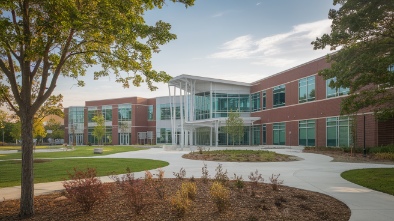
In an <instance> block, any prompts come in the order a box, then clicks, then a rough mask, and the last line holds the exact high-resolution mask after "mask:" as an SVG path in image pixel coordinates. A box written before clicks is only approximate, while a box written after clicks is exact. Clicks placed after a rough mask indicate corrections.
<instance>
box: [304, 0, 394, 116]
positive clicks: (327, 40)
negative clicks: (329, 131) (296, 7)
mask: <svg viewBox="0 0 394 221" xmlns="http://www.w3.org/2000/svg"><path fill="white" fill-rule="evenodd" d="M337 4H338V5H340V8H339V9H338V10H335V9H331V10H330V11H329V18H330V19H332V25H331V33H330V34H324V35H323V36H321V37H320V38H317V39H316V41H313V42H312V44H313V45H314V49H315V50H316V49H324V48H325V47H327V46H330V48H331V50H336V49H337V48H340V50H339V51H337V52H336V53H332V54H330V55H328V56H327V60H328V62H330V63H331V67H330V68H329V69H324V70H322V71H320V72H319V74H320V75H321V76H323V77H324V78H325V79H330V78H334V77H335V78H336V80H335V81H331V83H330V86H331V87H332V88H337V89H338V88H349V89H350V92H349V96H348V97H346V98H344V99H343V100H342V103H341V111H342V114H352V113H356V112H358V111H361V110H362V111H365V110H368V109H371V110H373V111H374V112H375V115H376V116H377V117H378V118H379V119H390V118H393V117H394V90H393V86H394V16H393V15H394V3H393V1H381V0H367V1H358V0H334V5H337ZM366 108H368V109H366Z"/></svg>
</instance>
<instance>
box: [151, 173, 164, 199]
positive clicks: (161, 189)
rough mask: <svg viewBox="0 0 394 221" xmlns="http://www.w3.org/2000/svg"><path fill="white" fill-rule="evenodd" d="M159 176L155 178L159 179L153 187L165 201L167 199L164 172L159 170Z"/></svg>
mask: <svg viewBox="0 0 394 221" xmlns="http://www.w3.org/2000/svg"><path fill="white" fill-rule="evenodd" d="M157 172H158V173H157V174H155V176H156V177H157V179H156V180H155V181H154V182H153V187H154V189H155V190H156V193H157V195H158V197H159V198H160V199H164V197H165V185H164V170H162V169H158V170H157Z"/></svg>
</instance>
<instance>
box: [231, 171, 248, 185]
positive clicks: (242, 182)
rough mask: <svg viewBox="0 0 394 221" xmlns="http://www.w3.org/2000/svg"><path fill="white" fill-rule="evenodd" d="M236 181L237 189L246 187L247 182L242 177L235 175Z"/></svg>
mask: <svg viewBox="0 0 394 221" xmlns="http://www.w3.org/2000/svg"><path fill="white" fill-rule="evenodd" d="M233 179H234V181H235V187H237V188H238V189H242V188H244V186H245V182H244V180H243V179H242V176H237V174H235V173H234V178H233Z"/></svg>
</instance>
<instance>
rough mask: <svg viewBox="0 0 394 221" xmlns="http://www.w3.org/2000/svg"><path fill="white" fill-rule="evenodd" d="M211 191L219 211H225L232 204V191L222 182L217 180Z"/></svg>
mask: <svg viewBox="0 0 394 221" xmlns="http://www.w3.org/2000/svg"><path fill="white" fill-rule="evenodd" d="M209 193H210V194H211V198H212V200H213V202H214V203H215V204H216V206H217V208H218V211H219V212H223V211H224V210H225V209H226V208H227V207H228V206H229V205H230V191H229V190H228V189H226V187H224V186H223V185H222V184H221V183H220V182H216V181H215V182H214V183H213V184H212V186H211V189H210V191H209Z"/></svg>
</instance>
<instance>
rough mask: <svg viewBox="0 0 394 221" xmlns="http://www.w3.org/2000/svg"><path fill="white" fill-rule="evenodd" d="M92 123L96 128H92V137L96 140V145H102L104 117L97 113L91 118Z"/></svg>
mask: <svg viewBox="0 0 394 221" xmlns="http://www.w3.org/2000/svg"><path fill="white" fill-rule="evenodd" d="M92 120H93V122H95V123H96V126H94V128H93V136H95V137H96V138H97V142H98V144H99V145H100V144H102V143H103V137H104V135H105V119H104V116H103V115H102V114H101V113H99V114H97V115H96V116H94V117H93V118H92Z"/></svg>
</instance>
